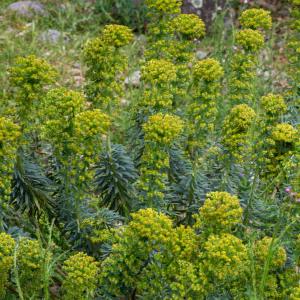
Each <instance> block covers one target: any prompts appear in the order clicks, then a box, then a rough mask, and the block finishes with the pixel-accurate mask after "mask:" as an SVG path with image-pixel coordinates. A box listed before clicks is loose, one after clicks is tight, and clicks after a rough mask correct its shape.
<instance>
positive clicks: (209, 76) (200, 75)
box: [188, 58, 224, 148]
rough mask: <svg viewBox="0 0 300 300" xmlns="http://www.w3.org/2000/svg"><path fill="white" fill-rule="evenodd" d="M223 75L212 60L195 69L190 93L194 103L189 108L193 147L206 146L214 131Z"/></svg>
mask: <svg viewBox="0 0 300 300" xmlns="http://www.w3.org/2000/svg"><path fill="white" fill-rule="evenodd" d="M223 75H224V71H223V68H222V66H221V65H220V63H219V62H218V61H217V60H215V59H212V58H208V59H204V60H200V61H198V62H196V63H195V65H194V67H193V70H192V87H191V91H190V93H191V96H192V103H190V105H189V107H188V114H189V119H190V128H189V129H190V140H191V142H190V144H191V145H192V146H196V147H203V146H204V145H206V139H207V136H208V134H209V133H211V132H212V131H213V130H214V125H215V124H214V123H215V119H216V115H217V98H218V96H219V94H220V89H221V84H220V79H221V78H222V76H223ZM192 148H193V147H192Z"/></svg>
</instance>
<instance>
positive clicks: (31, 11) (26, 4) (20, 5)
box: [7, 1, 46, 17]
mask: <svg viewBox="0 0 300 300" xmlns="http://www.w3.org/2000/svg"><path fill="white" fill-rule="evenodd" d="M7 9H8V10H10V11H12V12H14V13H16V14H19V15H21V16H23V17H32V16H33V15H35V14H36V15H45V14H46V12H45V9H44V6H43V4H41V3H39V2H37V1H18V2H14V3H11V4H10V5H9V6H8V7H7Z"/></svg>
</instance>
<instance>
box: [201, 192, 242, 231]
mask: <svg viewBox="0 0 300 300" xmlns="http://www.w3.org/2000/svg"><path fill="white" fill-rule="evenodd" d="M242 214H243V210H242V208H241V206H240V202H239V199H238V198H237V197H236V196H232V195H230V194H229V193H227V192H212V193H209V194H207V196H206V200H205V202H204V205H203V206H202V207H201V208H200V209H199V214H198V215H196V216H195V218H196V224H195V227H197V228H201V229H203V230H206V231H208V232H212V233H221V232H230V231H231V229H232V228H233V227H234V226H235V225H236V224H238V223H240V222H241V221H242Z"/></svg>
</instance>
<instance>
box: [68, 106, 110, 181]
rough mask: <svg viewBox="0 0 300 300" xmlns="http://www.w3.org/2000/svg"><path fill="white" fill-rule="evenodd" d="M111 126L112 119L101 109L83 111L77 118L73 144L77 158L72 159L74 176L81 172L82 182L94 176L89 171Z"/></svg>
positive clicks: (80, 179)
mask: <svg viewBox="0 0 300 300" xmlns="http://www.w3.org/2000/svg"><path fill="white" fill-rule="evenodd" d="M110 124H111V121H110V118H109V117H108V115H107V114H105V113H103V112H101V110H100V109H94V110H87V111H83V112H81V113H79V114H77V115H76V116H75V118H74V136H73V143H72V147H73V152H74V154H75V156H74V157H72V164H74V169H73V172H74V174H73V172H72V174H73V175H75V174H76V173H78V172H79V173H80V174H81V175H80V176H79V181H80V182H83V181H84V180H88V179H90V177H91V176H92V174H90V172H88V170H89V168H90V166H91V165H92V164H93V163H94V162H95V159H97V157H98V155H99V153H100V151H101V149H102V139H103V135H104V134H106V133H107V131H108V128H109V126H110ZM79 170H81V171H79Z"/></svg>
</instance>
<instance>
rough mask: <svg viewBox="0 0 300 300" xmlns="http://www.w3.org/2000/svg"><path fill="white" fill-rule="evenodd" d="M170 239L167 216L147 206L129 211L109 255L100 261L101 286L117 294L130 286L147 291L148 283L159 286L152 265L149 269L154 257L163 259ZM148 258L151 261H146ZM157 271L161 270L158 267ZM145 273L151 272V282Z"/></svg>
mask: <svg viewBox="0 0 300 300" xmlns="http://www.w3.org/2000/svg"><path fill="white" fill-rule="evenodd" d="M174 242H175V235H174V229H173V225H172V221H171V220H170V219H169V218H168V217H167V216H165V215H164V214H162V213H158V212H156V211H155V210H153V209H151V208H147V209H142V210H139V211H138V212H137V213H133V214H132V221H131V222H130V223H129V224H128V225H127V226H126V227H124V228H123V229H120V231H119V237H118V241H117V243H115V244H114V245H113V246H112V253H111V255H110V256H109V257H108V258H107V259H106V260H104V262H103V264H102V272H101V286H105V288H106V289H107V290H108V291H109V292H110V293H112V294H113V295H118V296H121V295H124V293H125V294H126V292H129V291H130V290H132V288H134V287H136V288H137V290H138V291H139V293H140V294H143V292H145V291H146V292H147V293H150V289H151V287H152V286H153V285H155V284H158V286H159V285H160V284H159V283H160V282H161V281H160V280H161V278H160V277H159V276H158V277H157V276H156V275H155V274H156V273H155V272H156V269H152V268H155V267H156V266H157V265H156V262H155V261H156V259H158V260H161V259H162V260H167V257H168V256H169V255H168V253H170V254H171V249H173V247H172V245H174ZM168 251H170V252H168ZM149 259H151V260H152V263H151V264H148V263H147V261H148V260H149ZM153 271H154V272H153ZM148 273H149V274H148ZM136 274H139V276H136ZM157 274H161V272H160V271H159V269H158V270H157ZM149 275H152V280H151V282H150V281H149V280H148V278H147V277H148V276H149ZM153 276H154V277H153ZM150 284H151V286H150ZM155 292H158V291H157V290H156V291H154V292H153V291H152V293H153V294H154V295H155ZM149 299H151V298H149Z"/></svg>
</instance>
